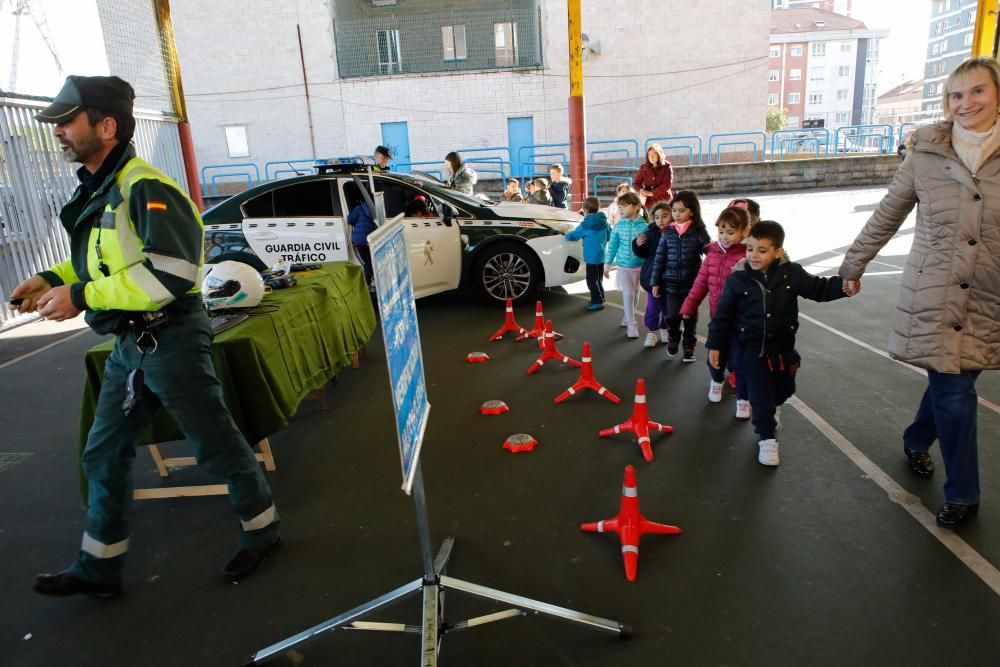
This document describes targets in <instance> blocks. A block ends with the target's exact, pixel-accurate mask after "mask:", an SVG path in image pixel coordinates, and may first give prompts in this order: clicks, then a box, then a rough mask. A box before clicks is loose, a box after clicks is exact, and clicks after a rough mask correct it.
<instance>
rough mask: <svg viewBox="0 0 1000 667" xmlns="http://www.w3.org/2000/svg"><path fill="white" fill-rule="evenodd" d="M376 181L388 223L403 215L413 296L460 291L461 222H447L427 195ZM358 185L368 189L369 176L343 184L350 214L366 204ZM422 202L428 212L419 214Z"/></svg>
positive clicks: (380, 179) (391, 182)
mask: <svg viewBox="0 0 1000 667" xmlns="http://www.w3.org/2000/svg"><path fill="white" fill-rule="evenodd" d="M374 181H375V190H376V191H377V192H381V193H382V195H383V202H384V203H385V217H386V220H391V219H392V218H394V217H395V216H397V215H399V214H400V213H402V214H403V216H404V217H403V221H402V224H403V236H404V237H405V238H406V244H407V248H408V253H407V254H408V256H409V259H410V274H411V276H412V277H413V296H414V297H415V298H420V297H424V296H429V295H431V294H437V293H439V292H446V291H448V290H453V289H455V288H457V287H458V284H459V281H460V280H461V277H462V241H461V237H460V235H459V230H458V223H457V222H456V221H453V220H449V221H447V222H445V220H444V219H443V217H442V215H441V214H442V211H441V207H440V205H439V204H438V203H436V202H434V201H433V200H432V198H431V197H430V196H429V195H427V194H426V193H424V192H421V191H420V190H418V189H416V188H414V187H411V186H409V185H406V184H403V183H400V182H398V181H395V180H392V179H390V178H383V177H382V176H379V175H376V176H375V177H374ZM359 183H360V184H362V185H363V187H364V188H365V190H366V191H367V190H368V179H367V176H359V177H358V179H357V180H356V181H355V180H354V179H343V181H342V186H341V188H342V196H343V198H344V204H345V208H346V210H348V211H350V210H351V209H353V207H354V206H358V205H360V204H361V203H362V202H363V201H364V197H363V196H362V194H361V192H360V190H359V189H358V184H359ZM369 196H370V193H369ZM418 198H420V199H418ZM420 200H422V201H423V202H424V203H425V204H426V207H427V208H426V211H418V210H417V207H416V206H414V203H415V202H418V201H420Z"/></svg>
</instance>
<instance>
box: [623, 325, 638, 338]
mask: <svg viewBox="0 0 1000 667" xmlns="http://www.w3.org/2000/svg"><path fill="white" fill-rule="evenodd" d="M625 335H626V336H627V337H629V338H638V337H639V328H638V327H636V325H634V324H629V325H627V326H626V328H625Z"/></svg>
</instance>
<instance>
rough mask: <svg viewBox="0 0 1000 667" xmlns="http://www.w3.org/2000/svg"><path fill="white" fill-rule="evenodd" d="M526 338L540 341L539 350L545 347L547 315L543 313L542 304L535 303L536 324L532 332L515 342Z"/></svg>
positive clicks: (560, 336)
mask: <svg viewBox="0 0 1000 667" xmlns="http://www.w3.org/2000/svg"><path fill="white" fill-rule="evenodd" d="M552 333H553V335H555V337H556V338H562V337H563V335H562V334H561V333H559V332H558V331H553V332H552ZM525 338H536V339H538V349H542V347H544V345H545V314H544V313H543V312H542V302H541V301H536V302H535V324H534V326H532V327H531V331H525V332H524V333H523V334H521V335H520V336H518V337H517V338H515V339H514V340H518V341H521V340H524V339H525Z"/></svg>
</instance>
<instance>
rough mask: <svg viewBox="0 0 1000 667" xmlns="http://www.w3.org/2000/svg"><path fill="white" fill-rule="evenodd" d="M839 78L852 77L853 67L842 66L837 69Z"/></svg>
mask: <svg viewBox="0 0 1000 667" xmlns="http://www.w3.org/2000/svg"><path fill="white" fill-rule="evenodd" d="M837 76H851V66H850V65H841V66H840V67H838V68H837Z"/></svg>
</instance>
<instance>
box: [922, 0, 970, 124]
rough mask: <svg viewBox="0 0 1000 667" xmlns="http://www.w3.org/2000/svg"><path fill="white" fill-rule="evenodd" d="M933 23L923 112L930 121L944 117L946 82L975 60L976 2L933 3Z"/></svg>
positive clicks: (935, 0)
mask: <svg viewBox="0 0 1000 667" xmlns="http://www.w3.org/2000/svg"><path fill="white" fill-rule="evenodd" d="M931 2H932V4H931V21H930V30H929V32H928V39H927V63H926V64H925V65H924V91H923V92H924V94H923V101H922V103H921V108H922V110H923V111H925V112H927V113H925V115H924V118H925V119H926V120H932V119H935V118H939V117H940V115H941V105H942V99H941V96H942V94H943V92H944V81H945V79H947V78H948V75H949V74H950V73H951V71H952V70H953V69H955V67H957V66H958V65H960V64H961V63H962V61H963V60H965V59H967V58H969V57H971V56H972V40H973V37H974V33H975V29H976V7H977V5H978V2H977V1H976V0H931Z"/></svg>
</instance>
